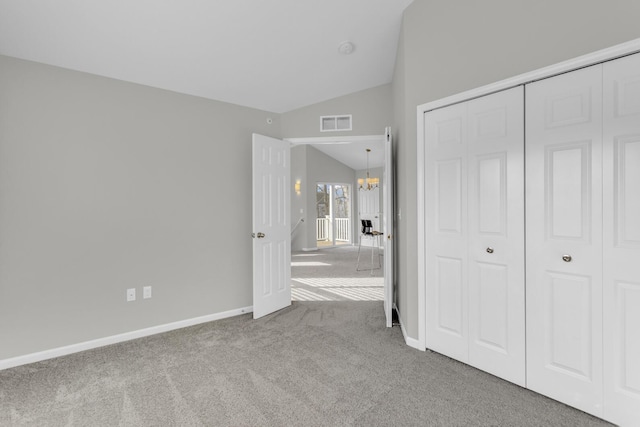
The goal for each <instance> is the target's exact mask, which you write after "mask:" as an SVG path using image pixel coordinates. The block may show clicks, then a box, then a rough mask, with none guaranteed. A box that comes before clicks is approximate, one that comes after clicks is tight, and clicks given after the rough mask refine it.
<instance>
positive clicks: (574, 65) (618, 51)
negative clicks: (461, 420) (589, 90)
mask: <svg viewBox="0 0 640 427" xmlns="http://www.w3.org/2000/svg"><path fill="white" fill-rule="evenodd" d="M638 52H640V39H635V40H631V41H628V42H626V43H622V44H618V45H615V46H612V47H609V48H606V49H601V50H598V51H595V52H592V53H588V54H586V55H582V56H578V57H576V58H573V59H569V60H567V61H563V62H559V63H557V64H554V65H551V66H548V67H544V68H539V69H537V70H534V71H530V72H527V73H524V74H520V75H517V76H515V77H511V78H508V79H505V80H500V81H498V82H495V83H491V84H488V85H485V86H480V87H478V88H475V89H471V90H468V91H464V92H460V93H457V94H455V95H451V96H448V97H445V98H441V99H438V100H435V101H432V102H427V103H425V104H421V105H418V106H417V107H416V114H417V138H416V145H417V156H416V157H417V208H418V212H417V213H418V217H417V219H418V224H417V230H418V339H417V340H416V339H415V338H411V337H406V336H405V342H406V343H407V345H409V346H411V347H414V348H417V349H418V350H422V351H424V350H426V326H427V323H426V322H427V321H426V281H425V280H426V266H425V263H424V262H420V260H425V257H426V255H427V251H426V242H427V240H426V227H425V221H426V207H425V202H426V200H425V178H426V176H425V170H424V167H425V164H426V162H425V148H424V143H423V141H424V137H425V135H424V115H425V113H428V112H429V111H432V110H436V109H438V108H442V107H446V106H449V105H453V104H457V103H460V102H464V101H469V100H471V99H474V98H478V97H480V96H485V95H489V94H492V93H494V92H499V91H503V90H505V89H511V88H513V87H516V86H521V85H525V84H528V83H533V82H535V81H538V80H542V79H546V78H549V77H553V76H556V75H559V74H563V73H567V72H570V71H574V70H577V69H580V68H584V67H588V66H590V65H595V64H599V63H602V62H606V61H611V60H613V59H617V58H620V57H623V56H627V55H632V54H634V53H638ZM525 143H526V142H525Z"/></svg>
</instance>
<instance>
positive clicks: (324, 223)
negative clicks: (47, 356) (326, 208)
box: [316, 218, 329, 240]
mask: <svg viewBox="0 0 640 427" xmlns="http://www.w3.org/2000/svg"><path fill="white" fill-rule="evenodd" d="M316 240H329V218H316Z"/></svg>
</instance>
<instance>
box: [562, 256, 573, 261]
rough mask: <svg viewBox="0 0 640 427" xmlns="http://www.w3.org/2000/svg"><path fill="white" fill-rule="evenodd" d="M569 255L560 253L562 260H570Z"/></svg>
mask: <svg viewBox="0 0 640 427" xmlns="http://www.w3.org/2000/svg"><path fill="white" fill-rule="evenodd" d="M571 259H572V258H571V255H562V260H563V261H564V262H571Z"/></svg>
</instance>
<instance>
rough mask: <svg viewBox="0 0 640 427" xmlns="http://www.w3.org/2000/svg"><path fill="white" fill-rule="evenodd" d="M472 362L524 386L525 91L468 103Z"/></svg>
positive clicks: (515, 90)
mask: <svg viewBox="0 0 640 427" xmlns="http://www.w3.org/2000/svg"><path fill="white" fill-rule="evenodd" d="M468 123H469V132H468V141H469V142H468V147H469V149H468V168H469V176H468V179H469V182H468V200H469V203H468V206H469V208H468V218H469V247H468V254H469V255H468V256H469V363H470V364H471V365H473V366H475V367H477V368H479V369H482V370H485V371H487V372H490V373H492V374H494V375H497V376H499V377H501V378H505V379H507V380H509V381H512V382H514V383H516V384H520V385H524V384H525V334H524V333H523V332H524V329H525V325H524V320H525V313H524V293H525V290H524V160H523V157H524V154H523V152H524V97H523V88H522V87H517V88H514V89H510V90H506V91H503V92H498V93H495V94H492V95H488V96H485V97H481V98H478V99H475V100H473V101H469V102H468Z"/></svg>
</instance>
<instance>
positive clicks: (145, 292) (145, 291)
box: [142, 286, 151, 299]
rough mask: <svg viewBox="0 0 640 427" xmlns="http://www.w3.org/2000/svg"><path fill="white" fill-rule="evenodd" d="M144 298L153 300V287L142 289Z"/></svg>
mask: <svg viewBox="0 0 640 427" xmlns="http://www.w3.org/2000/svg"><path fill="white" fill-rule="evenodd" d="M142 298H144V299H148V298H151V286H145V287H144V288H142Z"/></svg>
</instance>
